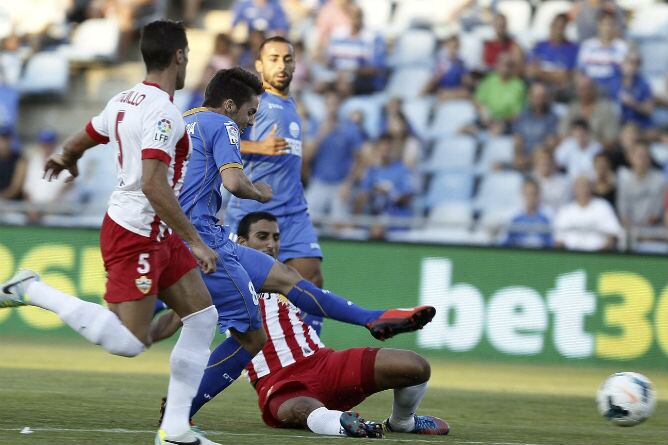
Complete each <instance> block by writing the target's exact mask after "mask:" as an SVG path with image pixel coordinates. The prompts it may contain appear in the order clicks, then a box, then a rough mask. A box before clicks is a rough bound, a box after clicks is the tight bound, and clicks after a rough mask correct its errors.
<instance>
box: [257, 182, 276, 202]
mask: <svg viewBox="0 0 668 445" xmlns="http://www.w3.org/2000/svg"><path fill="white" fill-rule="evenodd" d="M253 185H254V186H255V188H256V189H257V191H258V192H259V193H260V199H258V201H260V202H262V203H265V202H269V201H270V200H271V198H272V196H274V191H273V190H272V189H271V186H270V185H269V184H267V183H266V182H256V183H255V184H253Z"/></svg>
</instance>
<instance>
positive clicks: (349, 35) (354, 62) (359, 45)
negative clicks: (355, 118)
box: [327, 6, 387, 95]
mask: <svg viewBox="0 0 668 445" xmlns="http://www.w3.org/2000/svg"><path fill="white" fill-rule="evenodd" d="M346 10H347V12H348V14H349V16H350V28H347V29H346V28H341V29H339V30H337V31H336V32H334V33H332V35H331V38H330V39H329V45H328V46H327V64H328V66H329V67H330V68H331V69H333V70H334V71H335V72H336V74H337V77H338V78H339V79H345V81H346V82H348V83H350V84H352V92H353V94H356V95H358V94H371V93H374V92H377V91H380V90H382V89H383V87H384V85H385V77H386V71H387V63H386V60H385V40H384V39H383V37H382V36H381V35H380V34H379V33H377V32H375V31H373V30H370V29H366V28H364V13H363V12H362V8H360V7H359V6H349V7H348V8H347V9H346Z"/></svg>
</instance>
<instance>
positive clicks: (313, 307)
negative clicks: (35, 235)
mask: <svg viewBox="0 0 668 445" xmlns="http://www.w3.org/2000/svg"><path fill="white" fill-rule="evenodd" d="M261 92H262V85H261V84H260V82H259V80H258V79H257V77H255V76H254V75H253V74H251V73H249V72H248V71H245V70H243V69H241V68H234V69H230V70H221V71H219V72H217V73H216V74H215V75H214V77H213V78H212V79H211V81H210V83H209V85H208V86H207V88H206V91H205V99H204V103H203V106H202V107H200V108H196V109H193V110H190V111H188V112H186V113H185V119H184V120H185V122H186V131H187V132H188V134H189V136H190V139H191V141H192V144H193V151H192V156H191V159H190V161H189V164H188V169H187V173H186V177H185V180H184V184H183V189H182V192H181V195H180V200H179V201H180V204H181V207H182V208H183V211H184V212H185V214H186V215H187V216H188V218H189V219H190V221H191V222H192V223H193V225H194V227H195V228H196V229H197V231H198V233H199V234H200V236H201V237H202V239H203V240H204V242H205V243H206V244H208V245H209V246H210V247H212V248H213V249H214V250H216V252H217V253H218V262H217V266H218V267H217V270H216V272H215V273H212V274H209V275H206V276H204V277H203V278H204V282H205V284H206V286H207V288H208V289H209V292H210V293H211V295H212V300H213V302H214V305H215V306H216V309H217V310H218V324H219V327H220V330H221V332H225V331H227V330H229V331H230V333H231V336H230V337H229V338H228V339H227V340H225V341H223V342H222V343H221V344H220V345H219V346H218V347H217V348H216V350H215V351H214V352H213V353H212V355H211V359H210V361H209V366H208V368H207V371H206V372H205V378H204V379H203V380H202V384H201V386H200V391H199V393H198V395H197V396H196V398H195V401H194V402H193V405H192V411H191V415H192V414H194V413H195V412H197V410H198V409H199V408H200V407H201V406H202V405H203V404H204V403H206V402H207V401H208V400H209V399H210V398H211V397H213V396H215V395H216V394H218V393H219V392H220V391H222V390H223V389H224V388H225V387H227V386H228V385H229V384H230V383H231V382H232V381H234V379H236V378H237V377H238V376H239V375H240V374H241V371H242V370H243V369H244V367H245V366H246V365H247V364H248V363H249V362H250V360H251V359H252V358H253V356H254V355H255V354H256V353H257V352H259V351H260V350H261V349H262V347H263V346H264V344H265V342H266V334H265V331H264V328H263V325H262V319H261V315H260V311H259V306H258V296H257V293H256V291H255V289H256V288H257V289H259V290H261V291H264V292H272V291H273V292H281V293H283V294H284V295H286V296H287V297H288V299H290V301H291V302H293V304H295V305H296V306H297V307H299V308H302V309H303V310H305V311H308V312H309V313H312V314H316V315H320V316H327V317H330V318H334V319H337V320H339V321H343V322H347V323H351V324H357V325H361V326H366V327H367V328H368V329H369V330H370V331H371V333H372V334H373V335H374V337H376V338H379V339H384V338H389V337H391V336H393V335H395V334H397V333H400V332H407V331H413V330H415V329H419V328H421V327H422V326H424V325H425V324H426V323H428V322H429V321H430V320H431V319H432V318H433V316H434V313H435V310H434V308H433V307H431V306H422V307H418V308H414V309H408V310H399V309H394V310H388V311H382V310H368V309H364V308H361V307H359V306H357V305H355V304H353V303H352V302H350V301H348V300H347V299H345V298H342V297H339V296H338V295H336V294H333V293H330V292H328V291H323V290H322V289H320V288H319V287H317V286H315V285H314V284H313V283H311V282H309V281H307V280H305V279H303V278H302V276H301V275H299V273H298V272H297V271H296V270H295V269H293V268H291V267H289V266H287V265H285V264H282V263H280V262H276V261H275V260H274V259H273V258H272V257H271V256H269V255H266V254H264V253H262V252H258V251H256V250H253V249H249V248H246V247H243V246H238V245H237V244H236V243H234V242H233V241H232V240H231V239H230V237H229V228H227V227H224V226H221V225H219V224H218V220H217V218H216V215H217V214H218V212H219V210H220V206H221V202H222V199H221V192H220V187H221V185H222V186H224V187H225V188H226V189H227V190H229V191H230V192H231V193H232V194H233V195H235V196H237V197H239V198H245V199H252V200H256V201H259V202H266V201H268V200H269V199H270V198H271V196H272V194H271V193H272V190H271V187H270V186H268V185H267V184H266V183H261V182H260V183H255V184H253V183H252V182H251V181H250V180H249V179H248V177H247V176H246V175H245V174H244V170H243V168H242V164H241V153H240V149H239V129H241V130H243V129H244V128H245V127H246V126H247V125H252V123H253V119H254V116H255V112H256V109H257V106H258V95H259V94H260V93H261ZM155 332H157V331H154V332H153V333H154V335H155ZM156 337H159V336H156ZM158 339H159V338H155V339H154V340H158Z"/></svg>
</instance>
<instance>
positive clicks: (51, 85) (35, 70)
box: [17, 52, 70, 95]
mask: <svg viewBox="0 0 668 445" xmlns="http://www.w3.org/2000/svg"><path fill="white" fill-rule="evenodd" d="M69 75H70V65H69V62H68V60H67V59H66V58H65V57H64V56H63V55H62V54H59V53H57V52H41V53H36V54H34V55H33V56H32V57H31V58H30V59H29V60H28V63H27V64H26V68H25V71H24V73H23V76H22V77H21V79H19V83H18V85H17V90H18V91H19V92H20V93H21V94H22V95H28V94H45V93H55V94H60V95H64V94H65V93H66V92H67V87H68V85H69Z"/></svg>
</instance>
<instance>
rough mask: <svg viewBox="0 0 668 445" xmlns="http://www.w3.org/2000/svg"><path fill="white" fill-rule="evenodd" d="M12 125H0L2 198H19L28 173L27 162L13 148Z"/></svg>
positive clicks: (0, 181)
mask: <svg viewBox="0 0 668 445" xmlns="http://www.w3.org/2000/svg"><path fill="white" fill-rule="evenodd" d="M12 133H13V131H12V127H10V126H7V125H3V126H0V198H2V199H19V198H21V188H22V187H23V181H24V178H25V173H26V163H25V160H24V159H23V158H22V157H21V155H20V154H19V153H17V152H15V151H14V150H12Z"/></svg>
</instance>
